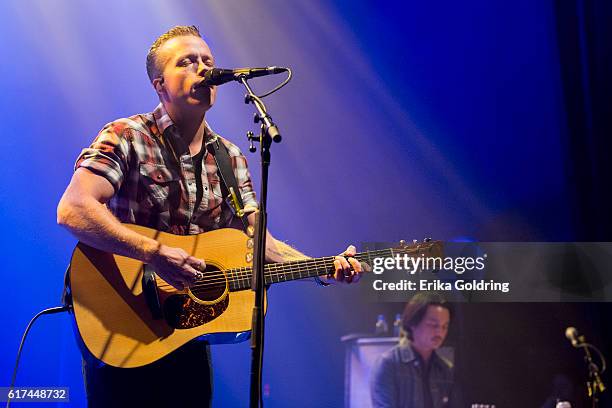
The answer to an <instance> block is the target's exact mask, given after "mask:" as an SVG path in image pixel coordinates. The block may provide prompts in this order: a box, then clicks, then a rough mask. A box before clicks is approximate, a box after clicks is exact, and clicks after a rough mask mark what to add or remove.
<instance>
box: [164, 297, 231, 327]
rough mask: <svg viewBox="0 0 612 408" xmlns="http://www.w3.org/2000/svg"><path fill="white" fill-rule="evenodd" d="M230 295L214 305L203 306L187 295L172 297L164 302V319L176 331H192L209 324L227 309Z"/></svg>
mask: <svg viewBox="0 0 612 408" xmlns="http://www.w3.org/2000/svg"><path fill="white" fill-rule="evenodd" d="M228 305H229V294H228V295H227V296H225V298H223V300H221V301H219V303H215V304H214V305H202V304H199V303H197V302H195V301H194V300H193V299H191V298H190V297H189V296H187V295H182V294H181V295H171V296H169V297H168V298H167V299H166V300H165V302H164V306H163V309H164V317H165V319H166V322H167V323H168V325H170V326H171V327H173V328H175V329H191V328H192V327H197V326H201V325H203V324H205V323H208V322H210V321H212V320H214V319H216V318H217V317H219V316H221V314H222V313H223V312H224V311H225V310H226V309H227V307H228Z"/></svg>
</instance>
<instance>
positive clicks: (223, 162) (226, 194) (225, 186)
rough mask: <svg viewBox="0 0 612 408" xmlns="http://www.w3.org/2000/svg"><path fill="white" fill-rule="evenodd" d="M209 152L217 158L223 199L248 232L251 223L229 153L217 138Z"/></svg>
mask: <svg viewBox="0 0 612 408" xmlns="http://www.w3.org/2000/svg"><path fill="white" fill-rule="evenodd" d="M207 150H208V152H209V153H210V154H212V155H213V157H214V158H215V163H217V168H218V169H219V175H220V176H221V181H222V184H221V191H222V194H223V198H224V199H225V200H226V202H229V205H230V207H231V208H232V210H234V214H236V216H237V217H239V218H240V220H241V221H242V226H243V227H244V231H245V232H246V231H247V227H248V226H249V222H248V220H247V217H246V214H245V212H244V203H243V201H242V196H241V194H240V189H239V188H238V182H237V181H236V175H235V174H234V169H233V167H232V162H231V158H230V156H229V153H228V152H227V147H226V146H225V144H223V142H222V141H221V140H220V138H219V137H218V136H217V138H216V140H215V141H213V142H211V143H209V144H208V145H207Z"/></svg>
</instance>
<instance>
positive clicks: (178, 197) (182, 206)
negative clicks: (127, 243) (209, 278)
mask: <svg viewBox="0 0 612 408" xmlns="http://www.w3.org/2000/svg"><path fill="white" fill-rule="evenodd" d="M205 143H206V145H208V144H210V143H223V144H224V145H225V146H226V148H227V151H228V154H229V156H230V161H231V164H232V168H233V170H234V175H235V176H236V181H237V184H238V189H239V190H240V194H241V197H242V201H243V203H244V208H245V211H246V212H250V211H253V210H255V209H257V201H256V198H255V192H254V191H253V186H252V182H251V176H250V174H249V171H248V167H247V161H246V158H245V157H244V155H243V154H242V153H241V152H240V149H239V148H238V147H237V146H235V145H234V144H232V143H231V142H229V141H227V140H226V139H224V138H222V137H221V136H219V135H218V134H216V133H215V132H214V131H212V130H211V129H210V127H208V125H207V124H206V130H205ZM196 157H198V158H201V160H202V172H201V175H198V174H196V171H195V166H194V163H193V158H192V156H191V154H190V152H189V147H188V146H187V145H186V144H185V143H184V141H183V140H182V138H181V137H180V135H179V133H178V129H177V127H176V126H175V125H174V123H173V122H172V120H171V119H170V116H169V115H168V113H167V112H166V111H165V109H164V107H163V105H161V104H160V105H158V106H157V108H155V110H154V111H153V112H151V113H146V114H139V115H134V116H131V117H129V118H123V119H119V120H116V121H114V122H111V123H109V124H107V125H105V126H104V128H103V129H102V130H101V131H100V133H99V134H98V136H97V137H96V138H95V140H94V141H93V143H92V144H91V146H90V147H88V148H86V149H83V151H82V152H81V154H80V155H79V158H78V159H77V161H76V164H75V170H76V169H77V168H79V167H83V168H86V169H88V170H90V171H92V172H93V173H95V174H98V175H100V176H102V177H104V178H106V179H107V180H108V181H109V182H110V183H111V184H112V186H113V188H114V189H115V194H114V196H113V197H112V198H111V200H110V201H109V202H108V204H107V205H108V208H109V209H110V210H111V212H112V213H113V214H114V215H115V216H116V217H117V218H118V219H119V220H120V221H121V222H124V223H130V224H138V225H142V226H145V227H150V228H154V229H157V230H160V231H165V232H170V233H173V234H179V235H187V234H198V233H201V232H205V231H210V230H213V229H218V228H223V227H229V226H232V225H236V223H235V221H236V217H235V215H234V213H233V210H232V208H231V206H230V205H228V202H227V201H226V200H224V198H223V194H222V188H221V181H220V176H219V174H218V168H217V165H216V163H215V160H214V157H213V155H212V154H210V153H208V152H207V151H206V152H204V154H203V155H196ZM198 176H199V177H201V182H202V183H201V185H202V193H203V195H202V199H201V200H200V201H199V203H198V205H196V195H197V187H196V186H197V184H199V183H197V182H196V177H198Z"/></svg>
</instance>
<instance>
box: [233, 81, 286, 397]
mask: <svg viewBox="0 0 612 408" xmlns="http://www.w3.org/2000/svg"><path fill="white" fill-rule="evenodd" d="M237 80H238V81H239V82H241V83H242V85H244V87H245V88H246V91H247V94H246V95H245V97H244V103H246V104H249V103H252V104H253V105H254V106H255V109H256V110H257V112H256V114H255V116H254V121H255V123H260V124H261V126H260V133H259V135H258V137H256V136H254V135H253V132H247V138H248V140H249V151H251V152H255V150H256V148H255V145H254V143H255V142H258V143H259V149H260V154H261V191H260V198H259V211H258V212H257V213H256V217H255V233H254V242H255V245H254V248H253V274H252V278H251V289H252V290H253V291H254V292H255V303H254V306H253V314H252V321H251V388H250V405H249V406H250V407H251V408H258V407H259V406H260V402H261V401H262V394H261V388H262V387H261V385H262V384H261V383H262V378H261V377H262V367H263V348H264V328H265V315H264V296H265V287H266V286H265V275H264V264H265V260H266V251H265V248H266V230H267V228H266V226H267V217H268V215H267V212H266V208H267V200H268V197H267V196H268V169H269V167H270V146H271V145H272V142H275V143H280V141H281V139H282V137H281V135H280V132H279V131H278V128H277V127H276V125H275V124H274V122H272V117H270V115H268V112H267V109H266V106H265V105H264V103H263V101H262V100H261V98H259V97H258V96H257V95H255V93H253V90H252V89H251V87H250V86H249V84H248V82H247V77H246V76H245V75H240V76H238V78H237Z"/></svg>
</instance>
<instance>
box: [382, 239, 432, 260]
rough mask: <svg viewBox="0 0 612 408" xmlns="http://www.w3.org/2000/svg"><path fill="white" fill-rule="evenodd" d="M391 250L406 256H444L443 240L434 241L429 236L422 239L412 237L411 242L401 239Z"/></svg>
mask: <svg viewBox="0 0 612 408" xmlns="http://www.w3.org/2000/svg"><path fill="white" fill-rule="evenodd" d="M393 250H394V251H395V252H398V253H400V254H406V255H408V256H423V257H427V258H438V257H439V258H442V257H443V256H444V244H443V242H442V241H434V240H432V239H431V238H425V239H424V240H423V241H418V240H416V239H414V240H412V242H411V243H407V242H406V241H404V240H401V241H400V242H399V245H398V246H397V247H394V248H393Z"/></svg>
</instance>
